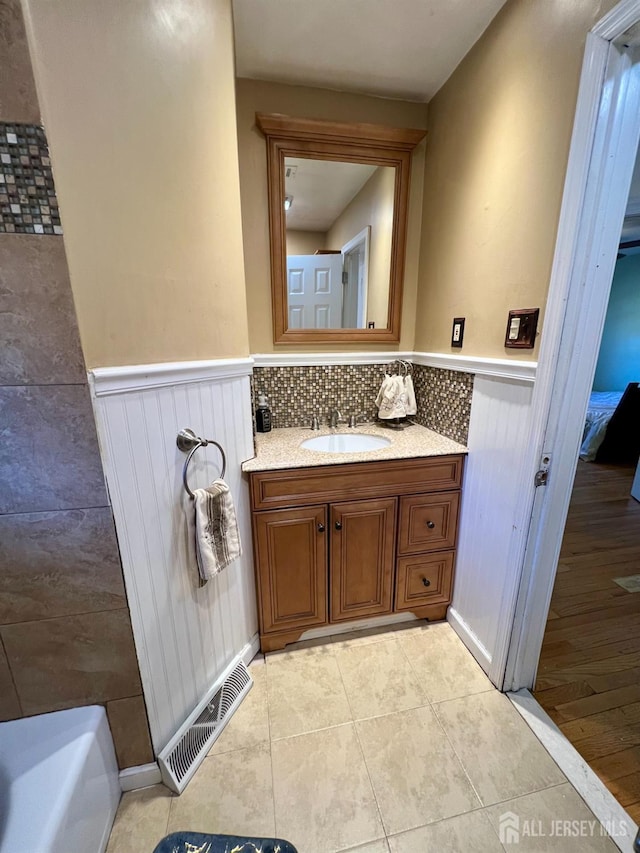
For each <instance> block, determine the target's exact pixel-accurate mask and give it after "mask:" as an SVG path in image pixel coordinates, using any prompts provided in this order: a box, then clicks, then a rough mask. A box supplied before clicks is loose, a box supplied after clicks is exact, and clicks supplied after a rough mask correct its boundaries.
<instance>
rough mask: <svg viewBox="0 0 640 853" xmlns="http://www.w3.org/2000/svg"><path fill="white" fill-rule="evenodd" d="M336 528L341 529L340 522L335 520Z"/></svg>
mask: <svg viewBox="0 0 640 853" xmlns="http://www.w3.org/2000/svg"><path fill="white" fill-rule="evenodd" d="M336 530H342V522H341V521H336Z"/></svg>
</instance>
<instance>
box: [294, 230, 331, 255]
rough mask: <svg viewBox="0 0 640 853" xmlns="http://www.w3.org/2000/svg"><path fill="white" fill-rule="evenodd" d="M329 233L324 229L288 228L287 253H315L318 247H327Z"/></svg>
mask: <svg viewBox="0 0 640 853" xmlns="http://www.w3.org/2000/svg"><path fill="white" fill-rule="evenodd" d="M326 242H327V235H326V234H324V233H323V232H322V231H296V230H295V228H288V229H287V255H313V254H314V253H315V251H316V249H324V248H326Z"/></svg>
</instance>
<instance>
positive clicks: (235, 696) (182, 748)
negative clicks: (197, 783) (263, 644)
mask: <svg viewBox="0 0 640 853" xmlns="http://www.w3.org/2000/svg"><path fill="white" fill-rule="evenodd" d="M252 685H253V681H252V679H251V676H250V675H249V672H248V670H247V667H246V666H245V665H244V663H242V661H240V663H234V664H233V665H232V666H231V667H230V668H229V669H228V670H227V671H226V672H225V673H224V674H223V676H222V678H221V679H220V680H219V681H217V682H216V684H215V685H214V686H213V687H212V688H211V690H210V691H209V692H208V693H207V695H206V696H205V698H204V699H203V700H202V702H200V704H199V705H198V707H197V708H196V709H195V711H193V713H191V714H190V715H189V716H188V717H187V719H186V720H185V722H184V723H183V724H182V726H181V727H180V728H179V729H178V731H177V732H176V733H175V735H174V736H173V737H172V738H171V740H170V741H169V743H168V744H167V745H166V746H165V748H164V749H163V750H162V752H161V753H160V754H159V755H158V764H159V765H160V771H161V773H162V781H163V782H164V784H165V785H166V786H167V787H168V788H171V790H172V791H175V792H176V793H177V794H181V793H182V792H183V791H184V789H185V788H186V787H187V783H188V782H189V780H190V779H191V777H192V776H193V774H194V773H195V772H196V770H197V769H198V767H199V766H200V763H201V762H202V760H203V759H204V758H206V755H207V753H208V752H209V750H210V749H211V746H212V744H213V742H214V741H215V740H216V738H217V737H218V736H219V735H220V733H221V732H222V730H223V729H224V727H225V726H226V724H227V723H228V722H229V720H230V719H231V717H232V716H233V714H234V712H235V710H236V708H237V707H238V705H239V704H240V703H241V702H242V700H243V699H244V697H245V696H246V695H247V693H248V692H249V690H250V689H251V687H252Z"/></svg>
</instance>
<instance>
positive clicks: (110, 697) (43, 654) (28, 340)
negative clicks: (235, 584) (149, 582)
mask: <svg viewBox="0 0 640 853" xmlns="http://www.w3.org/2000/svg"><path fill="white" fill-rule="evenodd" d="M0 79H2V87H0V155H1V156H0V176H1V178H2V179H1V180H0V208H1V215H0V220H1V223H2V224H1V226H0V232H3V233H0V339H1V340H2V342H3V350H2V360H1V362H0V423H1V424H2V428H1V431H2V442H1V443H0V566H1V567H2V570H1V571H0V720H7V719H14V718H17V717H21V716H29V715H32V714H39V713H44V712H48V711H56V710H59V709H62V708H71V707H75V706H77V705H85V704H90V703H101V704H103V705H105V706H106V709H107V713H108V716H109V722H110V724H111V728H112V731H113V734H114V740H115V745H116V752H117V755H118V761H119V763H120V766H121V767H128V766H132V765H137V764H144V763H145V762H148V761H150V760H151V758H152V754H151V744H150V740H149V731H148V725H147V718H146V712H145V706H144V701H143V699H142V687H141V683H140V676H139V671H138V664H137V661H136V656H135V649H134V645H133V637H132V631H131V623H130V619H129V611H128V608H127V601H126V598H125V592H124V585H123V580H122V570H121V566H120V558H119V553H118V543H117V541H116V536H115V530H114V524H113V518H112V515H111V508H110V506H109V501H108V497H107V492H106V489H105V483H104V475H103V471H102V465H101V462H100V454H99V450H98V441H97V435H96V428H95V422H94V418H93V413H92V410H91V402H90V395H89V389H88V387H87V377H86V373H85V369H84V362H83V358H82V352H81V349H80V341H79V338H78V330H77V323H76V317H75V311H74V306H73V301H72V298H71V287H70V283H69V275H68V270H67V261H66V256H65V248H64V244H63V240H62V237H61V236H56V232H59V231H60V227H59V220H57V205H56V200H55V190H54V187H53V182H52V178H51V171H50V168H49V163H48V151H47V147H46V137H45V134H44V131H43V130H42V128H41V127H40V125H39V121H40V119H39V109H38V103H37V99H36V95H35V87H34V84H33V77H32V74H31V65H30V61H29V53H28V50H27V45H26V40H25V34H24V26H23V21H22V13H21V8H20V2H19V0H9V2H6V0H5V2H2V3H0ZM2 122H4V124H2ZM31 143H33V144H31Z"/></svg>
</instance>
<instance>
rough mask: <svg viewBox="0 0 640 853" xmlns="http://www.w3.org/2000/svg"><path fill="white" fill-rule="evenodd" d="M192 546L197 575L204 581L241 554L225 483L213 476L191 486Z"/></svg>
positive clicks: (231, 499) (229, 497) (234, 513)
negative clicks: (210, 480) (209, 481)
mask: <svg viewBox="0 0 640 853" xmlns="http://www.w3.org/2000/svg"><path fill="white" fill-rule="evenodd" d="M193 495H194V500H193V503H194V508H195V546H196V560H197V562H198V571H199V572H200V577H201V578H202V580H203V581H204V582H205V583H206V582H207V581H208V580H211V578H212V577H214V576H215V575H217V574H218V573H219V572H221V571H222V570H223V569H225V568H226V567H227V566H228V565H229V564H230V563H232V562H233V561H234V560H236V559H237V558H238V557H239V556H240V555H241V554H242V543H241V542H240V534H239V532H238V523H237V521H236V511H235V508H234V506H233V498H232V497H231V492H230V491H229V486H227V484H226V483H225V481H224V480H216V481H215V482H214V483H212V484H211V485H210V486H209V488H208V489H195V491H194V493H193Z"/></svg>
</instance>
